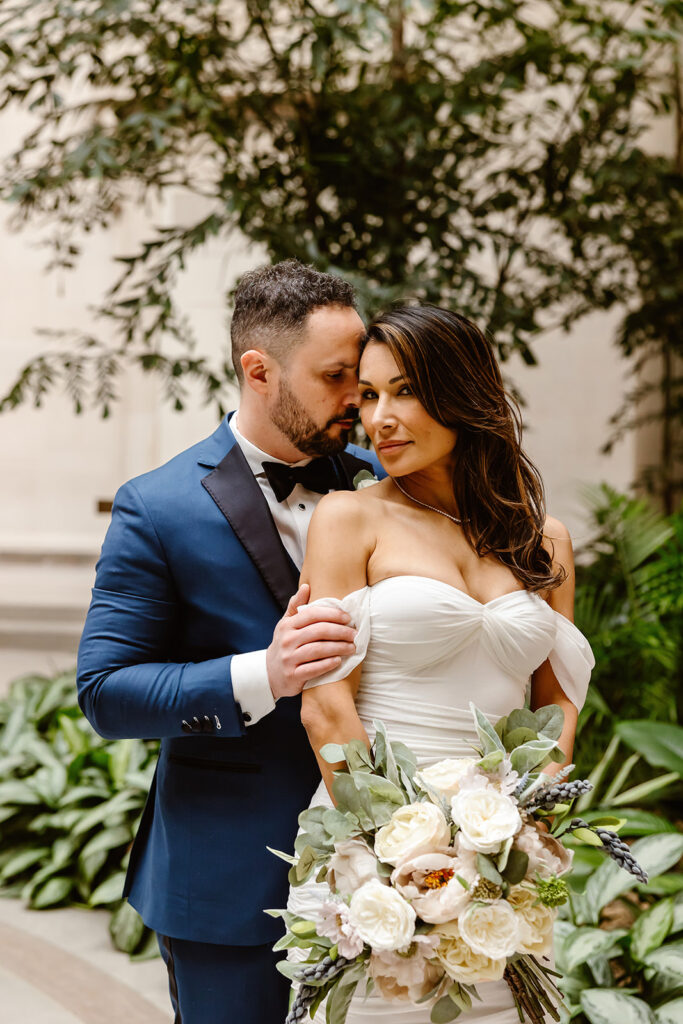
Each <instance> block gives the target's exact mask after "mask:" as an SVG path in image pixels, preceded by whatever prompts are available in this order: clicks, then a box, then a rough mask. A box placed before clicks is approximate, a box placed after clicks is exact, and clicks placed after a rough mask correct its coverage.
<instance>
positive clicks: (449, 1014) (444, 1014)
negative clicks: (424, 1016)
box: [429, 996, 462, 1024]
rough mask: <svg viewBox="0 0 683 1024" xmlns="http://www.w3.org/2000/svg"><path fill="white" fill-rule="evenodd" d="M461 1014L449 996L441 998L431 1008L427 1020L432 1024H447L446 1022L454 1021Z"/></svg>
mask: <svg viewBox="0 0 683 1024" xmlns="http://www.w3.org/2000/svg"><path fill="white" fill-rule="evenodd" d="M461 1013H462V1010H461V1009H460V1007H459V1006H457V1005H456V1004H455V1003H454V1002H453V1000H452V999H451V997H450V996H443V997H442V998H441V999H439V1001H438V1003H435V1004H434V1006H433V1007H432V1012H431V1014H430V1017H429V1019H430V1021H431V1022H432V1024H448V1021H451V1020H455V1018H456V1017H459V1016H460V1014H461Z"/></svg>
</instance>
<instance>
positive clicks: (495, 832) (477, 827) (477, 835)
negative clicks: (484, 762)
mask: <svg viewBox="0 0 683 1024" xmlns="http://www.w3.org/2000/svg"><path fill="white" fill-rule="evenodd" d="M451 813H452V815H453V821H454V822H455V823H456V825H458V826H459V827H460V841H461V843H463V844H464V845H465V846H469V847H470V848H471V849H473V850H477V852H478V853H497V852H498V850H499V849H500V847H501V844H502V843H504V842H505V840H506V839H509V838H510V836H514V835H515V833H516V832H518V831H519V829H520V828H521V826H522V819H521V818H520V816H519V811H518V809H517V804H516V803H515V801H514V800H512V799H511V798H510V797H509V796H506V795H505V793H501V792H499V790H497V789H495V788H494V787H493V786H486V787H485V788H484V789H472V790H466V791H465V792H462V793H458V794H457V795H456V796H454V797H453V799H452V800H451Z"/></svg>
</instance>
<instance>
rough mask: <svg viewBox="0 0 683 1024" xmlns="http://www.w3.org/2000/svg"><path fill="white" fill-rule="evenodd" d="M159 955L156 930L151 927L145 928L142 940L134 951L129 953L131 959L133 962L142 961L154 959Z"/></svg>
mask: <svg viewBox="0 0 683 1024" xmlns="http://www.w3.org/2000/svg"><path fill="white" fill-rule="evenodd" d="M160 956H161V953H160V952H159V943H158V941H157V936H156V932H153V931H152V929H151V928H145V930H144V932H143V939H142V942H141V943H140V945H139V946H137V948H136V950H135V953H133V954H132V955H131V960H132V961H133V963H142V962H143V961H145V960H156V959H158V958H159V957H160Z"/></svg>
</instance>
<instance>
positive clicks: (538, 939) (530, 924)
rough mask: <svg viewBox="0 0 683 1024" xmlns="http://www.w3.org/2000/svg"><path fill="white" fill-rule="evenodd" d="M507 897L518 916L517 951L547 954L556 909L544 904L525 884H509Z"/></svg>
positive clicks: (550, 949) (551, 943) (550, 942)
mask: <svg viewBox="0 0 683 1024" xmlns="http://www.w3.org/2000/svg"><path fill="white" fill-rule="evenodd" d="M507 899H508V901H509V902H510V904H511V905H512V907H513V909H514V911H515V913H516V914H517V917H518V918H519V944H518V946H517V952H519V953H534V954H535V955H536V956H547V955H548V954H549V953H550V952H551V951H552V946H553V926H554V924H555V918H556V917H557V910H554V909H553V908H552V907H546V906H544V905H543V903H541V902H540V901H539V899H538V894H537V893H536V890H535V889H532V888H530V887H528V886H526V885H512V886H510V891H509V893H508V895H507Z"/></svg>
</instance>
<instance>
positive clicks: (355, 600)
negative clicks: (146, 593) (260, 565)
mask: <svg viewBox="0 0 683 1024" xmlns="http://www.w3.org/2000/svg"><path fill="white" fill-rule="evenodd" d="M323 603H325V604H334V605H336V606H338V607H343V608H344V609H345V610H346V611H347V612H349V614H350V615H351V618H352V621H353V623H354V625H355V626H356V629H357V630H358V635H357V637H356V654H355V655H353V656H352V657H350V658H347V659H345V660H344V662H343V663H342V665H341V666H340V668H338V669H336V670H335V671H334V672H330V673H327V674H326V675H325V676H322V677H321V678H320V679H317V680H313V681H312V682H311V683H310V684H308V685H309V686H320V685H324V684H325V683H328V682H333V681H335V680H338V679H343V678H345V677H346V676H347V675H348V674H349V672H350V671H351V670H352V669H353V668H355V667H356V666H357V665H358V664H360V662H361V661H362V662H363V668H362V674H361V680H360V685H359V689H358V694H357V699H356V706H357V708H358V714H359V716H360V718H361V721H362V722H363V725H364V727H365V729H366V730H367V733H368V736H369V737H370V740H373V739H374V726H373V722H374V721H375V720H376V719H380V720H381V721H383V722H384V724H385V725H386V727H387V731H388V734H389V739H390V740H401V741H402V742H403V743H406V744H407V745H408V746H409V747H410V748H411V749H412V750H413V752H414V753H415V754H416V755H417V758H418V762H419V764H420V765H421V766H424V765H427V764H431V763H433V762H435V761H438V760H441V759H442V758H446V757H462V756H468V755H470V754H471V753H472V745H473V744H476V742H477V734H476V732H475V730H474V726H473V722H472V716H471V713H470V711H469V703H470V701H472V702H474V703H475V704H476V705H477V707H479V708H480V709H481V711H483V712H484V714H486V716H487V717H488V718H489V719H490V721H491V722H493V723H495V722H496V721H497V719H498V718H500V717H501V716H502V715H506V714H508V713H509V712H510V711H512V710H513V709H514V708H519V707H522V706H523V704H524V699H525V694H526V690H527V686H528V683H529V677H530V675H531V673H532V672H533V671H534V669H536V668H538V666H539V665H541V664H542V663H543V662H544V661H545V660H546V658H548V659H549V660H550V664H551V666H552V669H553V671H554V673H555V675H556V677H557V679H558V682H559V683H560V685H561V686H562V689H563V690H564V692H565V694H566V695H567V697H568V698H569V699H570V700H571V701H572V702H573V703H574V704H575V705H576V707H577V708H580V707H581V706H582V705H583V702H584V699H585V695H586V690H587V688H588V682H589V679H590V673H591V669H592V667H593V665H594V658H593V654H592V651H591V649H590V646H589V644H588V642H587V640H586V639H585V637H584V636H583V635H582V634H581V633H580V632H579V630H578V629H577V628H576V626H574V625H573V623H571V622H570V621H569V620H568V619H567V618H565V617H564V616H563V615H560V614H559V613H558V612H556V611H554V610H553V609H552V608H551V607H550V605H548V604H547V602H546V601H544V600H543V598H541V597H539V596H538V595H536V594H532V593H530V592H529V591H526V590H516V591H513V592H511V593H507V594H503V595H502V596H500V597H497V598H494V599H493V600H492V601H487V602H486V604H482V603H481V602H479V601H477V600H475V599H474V598H473V597H470V596H469V595H468V594H466V593H465V592H464V591H462V590H459V589H457V588H456V587H453V586H451V585H450V584H448V583H444V582H441V581H439V580H435V579H431V578H428V577H424V576H392V577H390V578H389V579H386V580H382V581H381V582H380V583H376V584H374V585H373V586H371V587H363V589H362V590H357V591H355V592H354V593H352V594H349V595H348V596H347V597H345V598H344V599H343V600H341V601H338V600H336V599H332V598H328V599H324V601H323ZM318 804H326V805H328V806H331V800H330V798H329V795H328V793H327V790H326V789H325V786H324V784H322V783H321V785H320V786H319V788H318V790H317V791H316V793H315V794H314V796H313V799H312V800H311V806H315V805H318ZM327 895H329V890H328V888H327V886H326V885H324V884H322V885H320V884H317V883H316V882H315V881H310V882H307V883H306V884H305V885H303V886H301V887H300V888H297V889H292V890H291V891H290V898H289V903H288V907H289V909H290V910H291V911H292V912H294V913H297V914H301V915H302V916H304V917H306V918H309V919H315V918H316V916H317V910H318V907H319V905H320V902H321V901H322V900H323V899H324V898H325V897H326V896H327ZM292 953H293V954H294V958H298V956H297V954H298V953H299V951H298V950H295V951H292ZM478 990H479V993H480V995H481V997H482V1002H481V1003H477V1002H475V1003H474V1005H473V1007H472V1010H471V1011H470V1012H469V1013H468V1014H467V1016H466V1018H464V1019H466V1020H467V1022H468V1024H469V1022H470V1021H476V1022H477V1024H516V1022H518V1020H519V1018H518V1015H517V1011H516V1009H515V1008H514V1004H513V1002H512V997H511V995H510V991H509V989H508V987H507V985H506V983H505V982H504V981H497V982H486V983H484V984H481V985H479V986H478ZM429 1015H430V1010H429V1008H428V1007H425V1006H411V1005H410V1004H406V1003H389V1002H385V1001H384V1000H383V999H381V998H380V997H379V996H378V995H377V994H375V993H373V994H372V995H370V996H369V997H368V998H364V996H363V995H362V994H361V995H358V994H357V995H356V996H355V997H354V1000H353V1002H352V1005H351V1009H350V1011H349V1015H348V1018H347V1021H348V1024H380V1022H382V1024H390V1022H396V1024H428V1022H429ZM306 1019H308V1018H306ZM324 1021H325V1012H324V1005H323V1007H321V1009H320V1010H319V1011H318V1013H317V1014H316V1016H315V1024H324Z"/></svg>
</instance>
